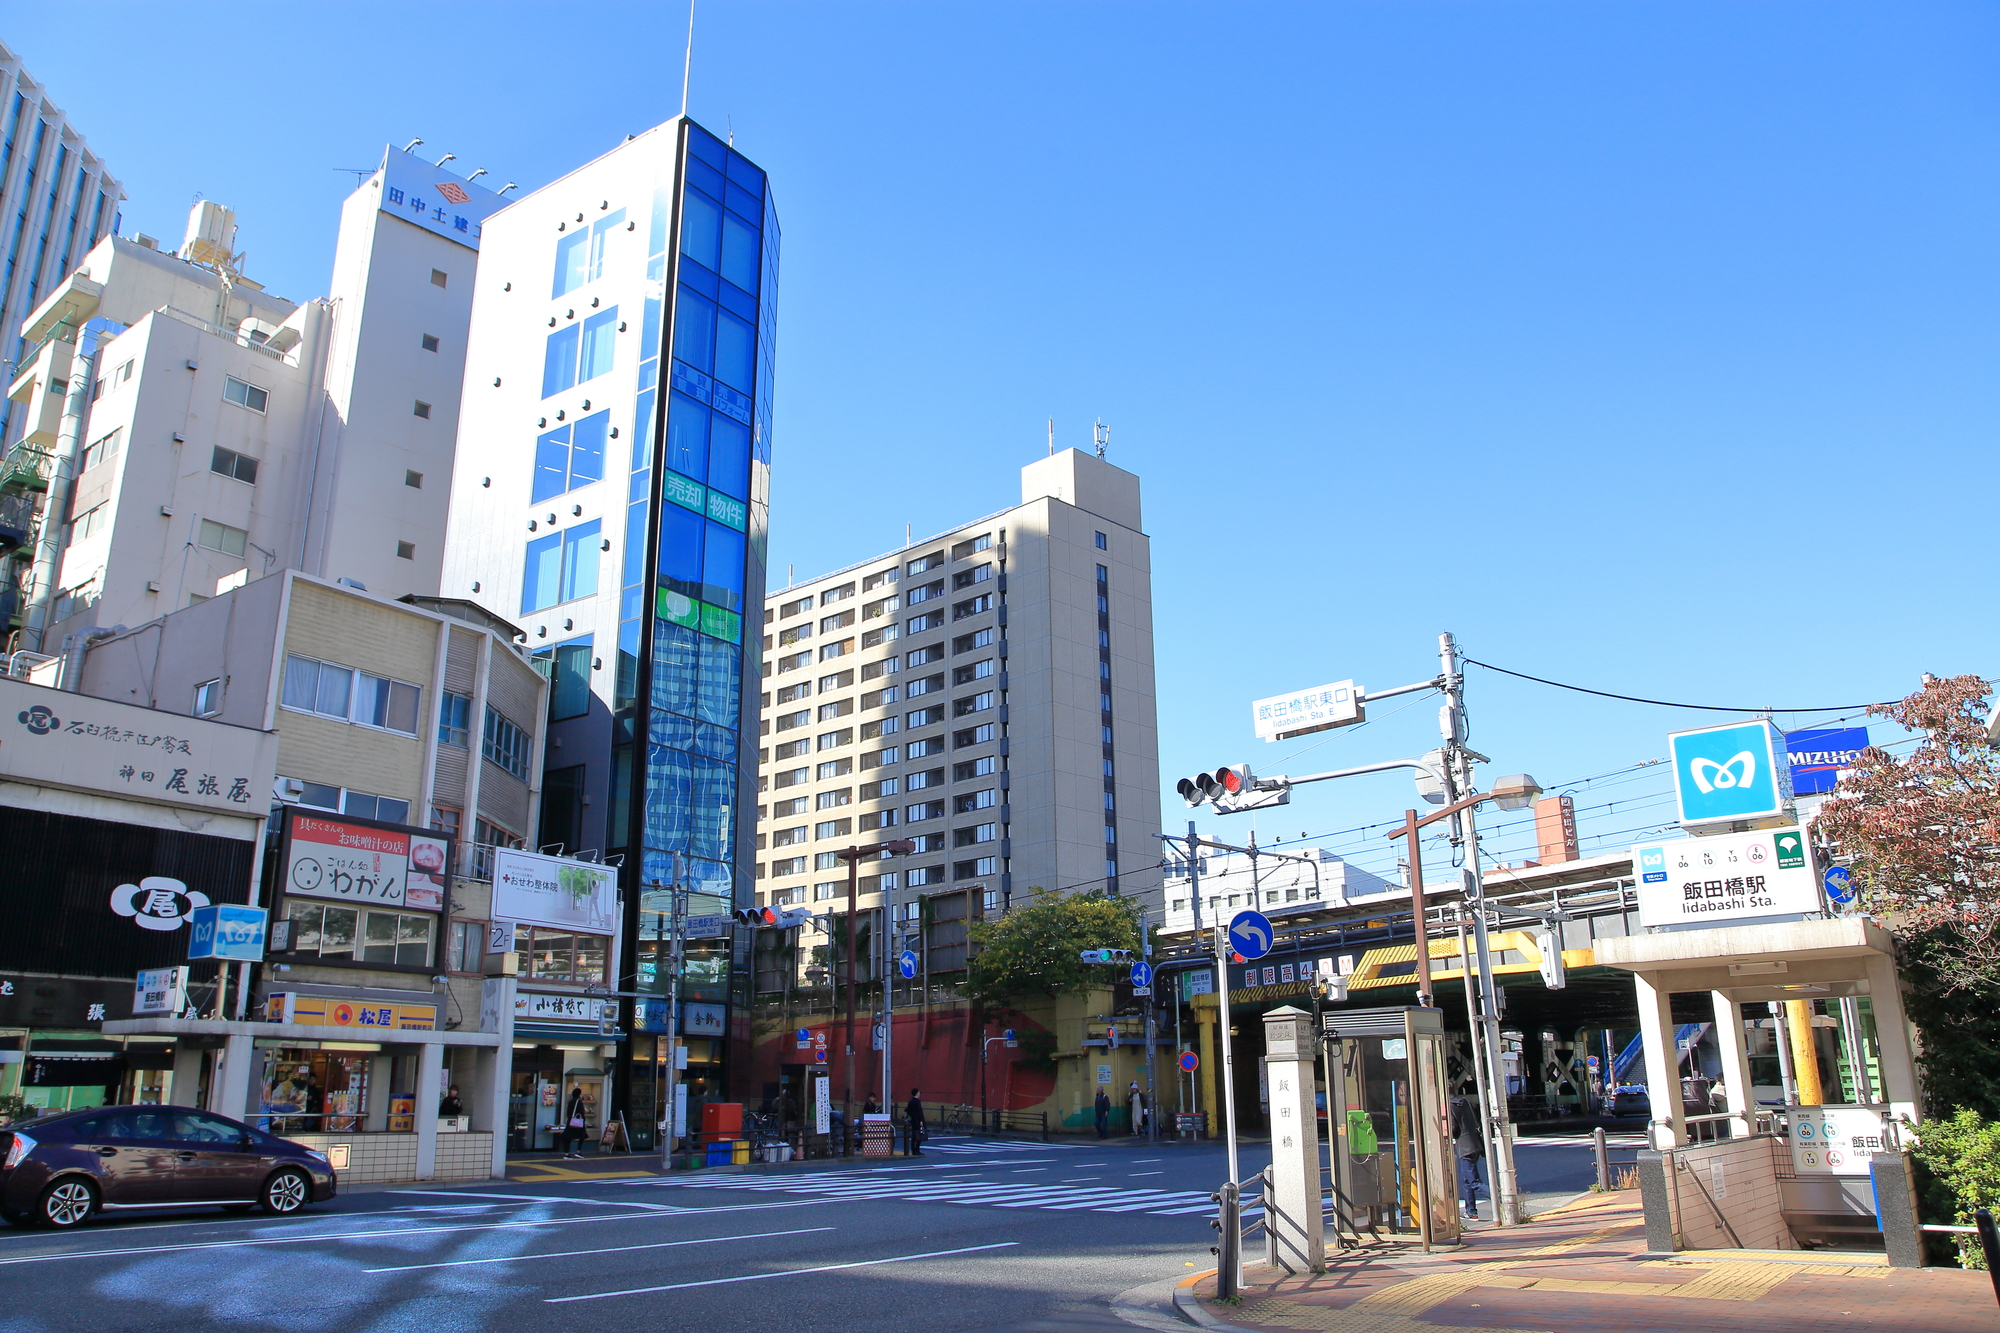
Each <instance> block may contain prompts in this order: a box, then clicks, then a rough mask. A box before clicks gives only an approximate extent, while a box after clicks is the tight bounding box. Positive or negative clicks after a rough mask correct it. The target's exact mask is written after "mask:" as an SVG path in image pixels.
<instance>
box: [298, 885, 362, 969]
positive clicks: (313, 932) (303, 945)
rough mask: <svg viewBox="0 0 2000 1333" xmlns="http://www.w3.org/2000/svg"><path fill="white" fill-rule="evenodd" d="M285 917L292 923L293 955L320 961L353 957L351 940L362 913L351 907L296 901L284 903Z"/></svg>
mask: <svg viewBox="0 0 2000 1333" xmlns="http://www.w3.org/2000/svg"><path fill="white" fill-rule="evenodd" d="M285 917H286V919H287V920H289V921H290V922H291V923H292V952H293V953H304V954H318V955H319V956H320V957H321V958H347V959H352V958H353V957H354V937H355V935H356V933H357V928H358V927H359V925H360V920H361V913H360V912H359V911H358V910H356V909H355V908H352V907H327V906H325V905H324V904H321V903H309V902H303V901H301V900H299V899H297V898H291V899H287V900H286V902H285Z"/></svg>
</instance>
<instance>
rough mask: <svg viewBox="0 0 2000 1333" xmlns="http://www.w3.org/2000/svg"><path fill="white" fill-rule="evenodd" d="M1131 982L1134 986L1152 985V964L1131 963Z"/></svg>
mask: <svg viewBox="0 0 2000 1333" xmlns="http://www.w3.org/2000/svg"><path fill="white" fill-rule="evenodd" d="M1132 984H1133V985H1134V986H1150V985H1152V984H1153V965H1152V964H1151V963H1134V964H1132Z"/></svg>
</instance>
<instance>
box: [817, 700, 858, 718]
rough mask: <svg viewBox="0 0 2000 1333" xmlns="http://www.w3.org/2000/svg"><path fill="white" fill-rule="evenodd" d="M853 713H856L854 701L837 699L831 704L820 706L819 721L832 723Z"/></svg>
mask: <svg viewBox="0 0 2000 1333" xmlns="http://www.w3.org/2000/svg"><path fill="white" fill-rule="evenodd" d="M853 711H854V700H852V699H835V700H834V701H833V702H832V703H830V704H821V705H820V706H819V720H820V721H822V722H831V721H833V720H834V719H835V718H842V717H846V716H847V715H848V714H849V713H852V712H853Z"/></svg>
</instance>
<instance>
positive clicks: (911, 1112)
mask: <svg viewBox="0 0 2000 1333" xmlns="http://www.w3.org/2000/svg"><path fill="white" fill-rule="evenodd" d="M924 1137H925V1135H924V1103H923V1099H922V1098H920V1097H918V1096H917V1090H916V1089H915V1088H911V1089H910V1104H909V1105H908V1106H905V1107H904V1108H903V1142H904V1143H905V1144H906V1145H908V1147H909V1150H910V1156H912V1157H922V1156H923V1155H924V1149H923V1142H924Z"/></svg>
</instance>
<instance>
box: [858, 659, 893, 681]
mask: <svg viewBox="0 0 2000 1333" xmlns="http://www.w3.org/2000/svg"><path fill="white" fill-rule="evenodd" d="M902 665H903V659H902V658H900V657H885V658H883V659H882V660H881V661H880V662H870V663H869V664H868V665H866V666H864V667H862V668H861V679H863V680H875V679H876V678H878V677H881V676H893V675H895V674H896V672H897V671H898V670H899V669H900V668H901V667H902Z"/></svg>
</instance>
